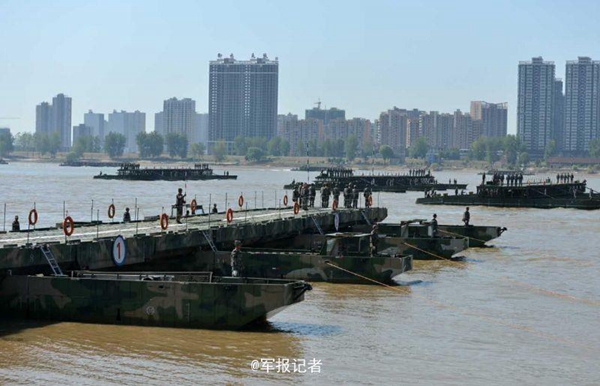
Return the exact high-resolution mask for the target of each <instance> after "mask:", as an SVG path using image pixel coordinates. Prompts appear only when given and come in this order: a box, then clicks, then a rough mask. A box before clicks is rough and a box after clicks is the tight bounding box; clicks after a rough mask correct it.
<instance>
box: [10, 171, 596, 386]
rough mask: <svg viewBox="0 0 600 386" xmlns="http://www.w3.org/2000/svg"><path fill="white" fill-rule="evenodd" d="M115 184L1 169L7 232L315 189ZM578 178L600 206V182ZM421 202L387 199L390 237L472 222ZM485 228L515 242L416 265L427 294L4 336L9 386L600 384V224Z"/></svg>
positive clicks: (569, 219) (281, 177) (275, 176)
mask: <svg viewBox="0 0 600 386" xmlns="http://www.w3.org/2000/svg"><path fill="white" fill-rule="evenodd" d="M100 170H103V172H105V173H106V172H113V171H114V170H115V169H110V168H104V169H97V168H63V167H58V166H55V165H49V164H26V163H13V164H10V165H4V166H0V183H1V184H2V187H3V188H2V191H1V192H0V205H2V204H3V203H5V202H6V203H7V225H6V226H7V227H8V226H10V221H9V220H10V219H12V218H13V217H14V215H15V214H18V215H20V217H21V218H22V224H25V221H24V219H25V218H26V217H27V216H26V215H27V212H28V211H29V209H30V208H31V207H32V205H33V202H36V206H37V208H38V212H40V223H39V225H40V226H44V225H51V224H54V223H56V222H59V221H60V220H61V216H62V211H63V200H66V209H67V210H68V211H69V214H70V215H71V216H73V217H74V218H75V219H76V220H78V219H82V220H88V219H89V217H90V211H91V210H90V209H91V204H92V202H91V200H94V208H95V209H94V210H93V213H94V218H95V217H96V210H97V209H100V218H101V219H106V210H107V208H108V205H109V204H110V203H111V200H112V199H114V202H115V205H116V206H117V212H118V214H119V215H120V214H121V213H122V211H123V209H124V208H125V206H129V207H131V208H133V207H134V204H135V198H136V197H137V198H138V204H139V206H140V213H141V216H144V215H146V216H149V215H156V214H158V213H159V212H160V211H161V210H162V207H163V206H164V207H165V208H169V206H170V205H171V203H172V202H174V196H175V194H176V188H177V187H178V186H182V187H184V188H187V192H188V197H190V198H191V197H192V196H196V197H197V199H198V201H199V203H202V204H204V205H205V207H207V206H208V202H209V200H210V201H211V202H215V201H216V202H217V204H218V207H219V209H222V208H223V207H224V206H225V193H228V202H229V204H230V205H234V204H236V202H237V197H238V196H239V194H240V193H243V194H244V197H245V198H246V203H248V205H249V207H253V206H254V203H255V202H256V204H257V205H258V206H261V205H262V203H263V202H264V204H265V205H269V206H272V205H278V203H279V200H281V199H282V196H283V194H284V193H285V192H284V191H283V190H282V189H281V186H283V184H284V183H287V182H290V181H291V180H292V179H296V180H297V181H299V180H305V179H306V176H307V173H305V172H290V171H287V170H284V169H278V170H269V169H258V168H257V169H242V168H240V169H235V168H230V169H229V170H230V171H231V172H232V173H237V174H238V175H239V179H238V180H237V181H207V182H188V183H187V185H186V184H184V183H181V184H178V183H172V182H120V181H98V180H92V179H91V177H92V176H93V175H94V174H97V173H98V172H99V171H100ZM217 172H222V170H219V169H217ZM314 176H315V173H311V178H313V177H314ZM436 176H437V177H438V179H439V180H440V181H446V180H448V178H457V179H458V180H459V181H461V182H462V181H466V182H469V183H470V186H469V187H470V188H473V184H475V183H477V182H479V181H480V179H481V177H480V176H477V175H476V174H475V173H473V172H439V173H436ZM538 177H541V176H538ZM529 178H535V177H529ZM577 178H580V179H584V178H586V179H587V180H588V182H589V186H590V187H592V188H594V189H596V190H600V178H599V177H597V176H590V175H584V174H580V175H577ZM255 192H256V193H255ZM421 194H422V193H417V192H412V193H407V194H381V195H378V194H376V195H375V200H374V201H375V204H377V203H379V204H381V205H383V206H387V207H388V208H389V217H388V220H387V221H399V220H401V219H408V218H430V217H431V215H432V214H433V213H437V215H438V218H439V220H440V222H441V223H458V222H459V221H460V218H461V215H462V211H463V208H461V207H452V206H445V207H444V206H421V205H419V206H418V205H416V204H415V203H414V202H415V199H416V198H417V197H420V195H421ZM209 195H210V197H209ZM263 200H264V201H263ZM0 210H2V208H1V207H0ZM471 212H472V215H471V218H472V222H473V223H474V224H490V225H499V226H505V227H507V228H508V231H507V232H506V233H505V234H504V235H502V237H501V238H499V239H497V240H494V241H493V242H492V244H493V245H494V247H493V248H486V249H471V250H468V251H466V252H464V253H462V254H463V255H464V256H465V257H466V260H465V261H464V262H461V263H450V262H446V261H431V262H415V267H414V270H413V271H412V272H409V273H406V274H403V275H401V276H400V279H401V280H403V281H417V280H420V281H421V282H420V283H419V284H415V285H412V286H411V287H399V289H396V290H390V289H388V288H384V287H378V286H366V285H363V286H361V285H331V284H316V285H314V290H313V291H312V292H310V293H308V294H307V296H306V301H304V302H303V303H301V304H298V305H296V306H293V307H290V308H288V309H287V310H285V311H284V312H282V313H280V314H279V315H277V316H275V317H274V318H273V319H272V320H271V321H270V324H269V326H267V327H266V328H262V329H259V330H252V331H243V332H227V331H205V330H178V329H168V328H144V327H133V326H108V325H93V324H77V323H49V324H39V323H29V322H13V323H2V324H0V384H44V385H48V384H80V385H96V384H114V385H122V384H147V385H164V384H179V385H188V384H190V385H192V384H222V383H234V384H235V383H239V384H256V385H264V384H282V383H288V384H296V383H310V384H328V385H330V384H334V383H349V384H373V385H379V384H405V383H410V384H443V385H482V384H485V385H491V384H498V385H506V384H531V385H566V384H581V385H593V384H599V383H600V366H599V363H600V362H599V360H598V358H600V318H599V316H600V313H599V311H600V280H599V279H598V278H599V277H600V263H599V262H598V259H600V252H599V251H600V237H599V236H598V234H599V233H600V211H577V210H567V209H552V210H541V209H495V208H483V207H473V208H471ZM0 229H1V228H0ZM278 358H282V359H288V360H289V361H290V362H294V361H295V362H296V363H302V360H304V361H305V363H307V364H308V363H309V361H311V360H313V359H317V360H319V361H320V362H321V364H320V372H318V373H317V372H315V373H311V372H310V370H308V369H306V372H305V373H298V372H296V373H293V372H290V373H282V372H281V371H280V372H277V371H276V370H271V371H270V372H269V373H267V372H266V371H265V370H258V371H255V370H253V369H252V368H251V363H252V361H254V360H258V361H260V360H261V359H273V360H277V359H278ZM313 370H315V371H316V368H315V367H313ZM290 371H291V370H290Z"/></svg>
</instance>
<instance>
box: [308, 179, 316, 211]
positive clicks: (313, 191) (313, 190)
mask: <svg viewBox="0 0 600 386" xmlns="http://www.w3.org/2000/svg"><path fill="white" fill-rule="evenodd" d="M316 196H317V188H315V184H311V185H310V187H309V188H308V197H309V200H310V203H309V205H310V207H311V208H314V207H315V198H316Z"/></svg>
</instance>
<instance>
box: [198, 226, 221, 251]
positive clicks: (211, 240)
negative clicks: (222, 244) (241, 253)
mask: <svg viewBox="0 0 600 386" xmlns="http://www.w3.org/2000/svg"><path fill="white" fill-rule="evenodd" d="M202 234H203V235H204V238H205V239H206V241H208V245H210V249H212V250H213V252H218V250H217V246H216V245H215V243H214V242H213V239H212V237H211V236H209V235H208V231H202Z"/></svg>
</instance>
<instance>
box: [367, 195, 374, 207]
mask: <svg viewBox="0 0 600 386" xmlns="http://www.w3.org/2000/svg"><path fill="white" fill-rule="evenodd" d="M367 204H369V208H370V207H372V206H373V196H369V198H368V199H367Z"/></svg>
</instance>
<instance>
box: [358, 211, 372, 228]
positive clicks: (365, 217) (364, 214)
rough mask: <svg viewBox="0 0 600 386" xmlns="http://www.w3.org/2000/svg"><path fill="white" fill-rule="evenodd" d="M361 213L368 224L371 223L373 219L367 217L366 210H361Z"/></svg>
mask: <svg viewBox="0 0 600 386" xmlns="http://www.w3.org/2000/svg"><path fill="white" fill-rule="evenodd" d="M360 214H362V216H363V218H364V219H365V221H366V222H367V224H369V225H371V221H369V218H368V217H367V214H366V213H365V211H364V210H361V211H360Z"/></svg>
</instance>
